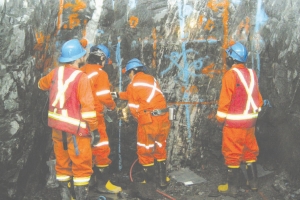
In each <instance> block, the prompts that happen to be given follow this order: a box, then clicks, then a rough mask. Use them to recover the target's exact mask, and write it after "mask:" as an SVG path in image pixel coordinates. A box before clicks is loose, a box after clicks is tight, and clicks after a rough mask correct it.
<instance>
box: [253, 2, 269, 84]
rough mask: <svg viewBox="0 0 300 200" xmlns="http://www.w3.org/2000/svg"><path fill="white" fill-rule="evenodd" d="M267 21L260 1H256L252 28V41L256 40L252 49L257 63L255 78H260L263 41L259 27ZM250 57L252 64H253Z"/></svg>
mask: <svg viewBox="0 0 300 200" xmlns="http://www.w3.org/2000/svg"><path fill="white" fill-rule="evenodd" d="M267 20H268V16H267V14H266V13H265V11H264V10H263V8H262V0H257V8H256V17H255V27H254V38H253V39H254V40H256V46H255V47H253V46H252V48H254V49H255V48H256V61H257V63H256V64H257V78H258V79H259V77H260V45H262V43H263V41H261V40H262V38H261V37H260V35H259V30H260V28H261V26H263V25H264V24H265V23H266V21H267ZM253 61H254V60H253V56H252V63H254V62H253Z"/></svg>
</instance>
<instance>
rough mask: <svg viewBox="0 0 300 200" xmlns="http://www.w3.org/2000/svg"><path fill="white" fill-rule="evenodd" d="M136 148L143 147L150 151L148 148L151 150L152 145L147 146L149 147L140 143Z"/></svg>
mask: <svg viewBox="0 0 300 200" xmlns="http://www.w3.org/2000/svg"><path fill="white" fill-rule="evenodd" d="M137 145H138V146H140V147H145V148H146V149H150V148H153V147H154V144H149V145H145V144H142V143H139V142H138V143H137Z"/></svg>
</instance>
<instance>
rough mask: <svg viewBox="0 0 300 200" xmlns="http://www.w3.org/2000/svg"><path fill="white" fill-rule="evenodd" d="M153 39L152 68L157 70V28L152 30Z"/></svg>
mask: <svg viewBox="0 0 300 200" xmlns="http://www.w3.org/2000/svg"><path fill="white" fill-rule="evenodd" d="M152 38H153V57H152V66H153V67H154V68H156V47H157V36H156V28H153V29H152Z"/></svg>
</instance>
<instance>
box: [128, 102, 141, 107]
mask: <svg viewBox="0 0 300 200" xmlns="http://www.w3.org/2000/svg"><path fill="white" fill-rule="evenodd" d="M128 106H129V107H131V108H139V107H140V105H137V104H133V103H129V104H128Z"/></svg>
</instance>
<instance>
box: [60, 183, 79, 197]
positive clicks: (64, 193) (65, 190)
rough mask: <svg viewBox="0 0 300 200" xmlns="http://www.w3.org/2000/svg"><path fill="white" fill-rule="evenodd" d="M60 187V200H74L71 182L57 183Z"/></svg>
mask: <svg viewBox="0 0 300 200" xmlns="http://www.w3.org/2000/svg"><path fill="white" fill-rule="evenodd" d="M59 186H60V196H61V199H62V200H74V199H76V198H75V191H74V186H73V181H72V180H70V181H59Z"/></svg>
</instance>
